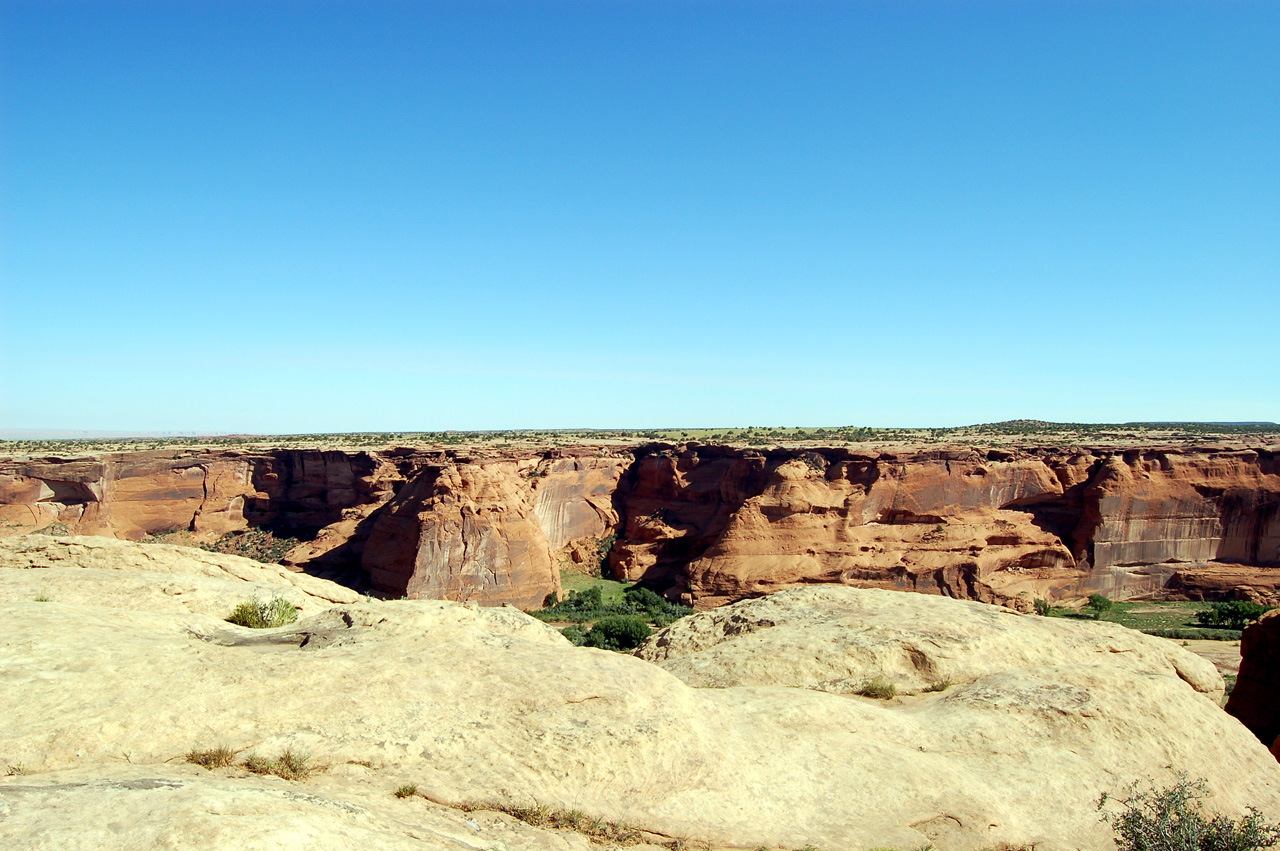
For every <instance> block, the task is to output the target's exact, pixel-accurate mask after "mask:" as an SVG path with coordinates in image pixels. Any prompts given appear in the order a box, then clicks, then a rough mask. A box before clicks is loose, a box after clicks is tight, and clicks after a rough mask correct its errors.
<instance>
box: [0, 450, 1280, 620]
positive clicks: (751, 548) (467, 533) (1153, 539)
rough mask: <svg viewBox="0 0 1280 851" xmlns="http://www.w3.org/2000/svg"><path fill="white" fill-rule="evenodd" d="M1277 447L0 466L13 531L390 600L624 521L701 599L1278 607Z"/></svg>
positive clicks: (650, 557) (620, 567)
mask: <svg viewBox="0 0 1280 851" xmlns="http://www.w3.org/2000/svg"><path fill="white" fill-rule="evenodd" d="M1278 457H1280V454H1278V453H1277V452H1276V451H1265V450H1264V451H1253V450H1250V451H1225V450H1221V451H1220V450H1214V449H1204V450H1185V449H1184V450H1173V449H1156V448H1146V449H1135V450H1132V451H1128V452H1120V453H1117V452H1112V451H1109V450H1107V451H1104V450H1096V451H1095V450H1089V449H1083V448H1077V449H1056V448H1046V449H1041V450H1034V451H1025V452H1004V451H994V450H993V451H990V452H981V451H977V450H973V449H965V448H960V449H948V450H930V451H914V452H902V453H897V454H893V453H878V454H858V453H854V452H850V451H847V450H842V449H814V450H800V449H786V450H784V449H778V450H770V451H756V450H751V449H732V448H726V447H713V446H697V445H689V446H685V447H671V446H661V445H655V446H646V447H639V448H636V449H634V450H633V451H632V452H627V453H618V452H617V451H616V450H604V449H601V448H594V449H592V448H584V449H582V450H580V451H576V452H574V451H558V452H557V453H555V454H549V455H548V456H546V457H530V458H518V459H505V460H504V459H492V458H489V459H485V458H476V459H468V458H457V457H454V456H451V455H449V454H447V453H434V454H423V453H416V452H412V451H407V450H406V451H389V452H379V453H374V452H355V453H346V452H323V453H322V452H294V451H288V450H280V451H276V452H269V453H258V454H240V453H235V452H180V453H173V452H170V453H163V452H150V453H132V454H121V455H113V456H105V457H103V458H99V459H89V460H76V461H58V460H56V459H50V460H46V461H40V462H29V463H21V464H17V463H14V462H0V527H4V528H6V529H7V531H8V532H9V533H13V532H16V531H22V530H24V529H26V530H30V529H34V528H38V527H40V526H44V525H48V524H49V523H51V522H54V521H55V520H56V521H60V522H63V523H65V524H67V525H68V526H69V527H70V528H71V530H72V531H73V532H77V533H84V534H103V535H112V536H116V537H123V538H134V539H136V538H140V537H142V536H144V535H147V534H152V533H155V532H161V531H167V530H170V529H174V528H183V529H190V530H192V531H193V532H194V533H197V534H202V535H206V536H216V535H217V534H221V533H222V532H225V531H234V530H238V529H244V528H246V527H247V526H265V527H268V528H272V529H275V530H280V531H284V532H286V533H288V534H294V535H297V536H299V537H302V538H305V539H307V540H306V541H305V543H303V544H302V545H300V546H299V547H297V548H296V549H295V550H294V551H293V552H291V553H290V554H289V556H288V557H287V558H286V563H288V564H290V565H292V566H294V567H297V568H299V569H307V570H313V571H314V570H318V569H322V568H335V569H336V568H348V569H349V568H355V567H359V566H361V565H363V567H364V569H365V570H366V571H367V572H368V573H369V574H370V575H371V576H373V577H374V584H375V586H376V587H377V588H379V589H381V590H383V591H385V592H387V593H408V594H411V595H444V596H447V597H449V598H451V599H479V598H475V597H473V596H470V595H474V594H476V593H481V592H480V591H479V590H477V589H488V590H485V591H483V593H482V597H481V598H483V599H485V600H491V601H495V602H498V601H506V602H518V603H520V604H522V605H523V604H534V605H536V604H538V603H540V602H541V599H542V596H545V594H546V593H549V592H550V591H551V590H553V587H554V580H553V579H548V578H547V575H548V573H550V574H554V573H555V571H554V570H553V569H551V568H549V567H548V565H552V566H555V565H558V564H559V563H560V562H561V561H562V560H564V559H565V558H569V557H573V558H576V559H577V560H579V561H582V560H586V559H587V558H588V557H589V558H592V559H594V558H595V557H596V556H595V553H596V542H597V541H599V540H601V539H607V538H609V537H610V536H612V535H614V534H616V536H617V541H616V543H615V544H614V547H613V550H612V553H611V554H610V559H611V565H612V569H613V571H614V573H615V574H616V575H617V576H619V577H620V578H626V579H630V580H643V581H644V582H646V583H648V584H650V585H653V586H655V587H657V588H658V589H659V590H663V591H666V592H667V593H669V594H670V595H671V596H683V597H684V598H685V599H686V600H689V601H691V602H693V603H695V604H696V605H698V606H699V607H702V608H707V607H712V606H716V605H720V604H723V603H726V602H730V601H733V600H738V599H742V598H745V597H752V596H759V595H762V594H767V593H770V592H773V591H776V590H780V589H782V588H787V587H791V586H794V585H800V584H812V583H838V584H845V585H854V586H861V587H879V588H892V589H898V590H912V591H923V592H927V593H933V594H942V595H945V596H952V597H959V598H964V599H973V600H981V601H985V602H1000V603H1004V604H1007V605H1010V606H1014V607H1017V608H1020V609H1026V608H1028V607H1029V606H1030V605H1031V602H1032V601H1033V600H1034V599H1036V598H1044V599H1047V600H1050V601H1054V602H1058V601H1070V600H1078V599H1081V598H1083V597H1085V596H1087V595H1088V594H1089V593H1092V592H1095V591H1098V592H1102V593H1104V594H1107V595H1108V596H1111V597H1115V598H1126V597H1133V596H1137V595H1157V596H1158V595H1171V596H1183V597H1189V598H1192V599H1205V598H1221V597H1245V598H1248V599H1253V600H1256V601H1259V602H1271V603H1274V602H1280V570H1277V569H1276V568H1280V461H1278V460H1277V458H1278ZM446 471H447V472H446ZM397 494H400V496H397ZM393 498H394V499H393ZM375 530H379V531H378V532H377V535H376V538H372V539H371V536H373V535H374V532H375ZM367 547H368V549H367ZM366 549H367V551H366ZM495 594H496V595H498V596H494V595H495ZM535 598H536V599H535Z"/></svg>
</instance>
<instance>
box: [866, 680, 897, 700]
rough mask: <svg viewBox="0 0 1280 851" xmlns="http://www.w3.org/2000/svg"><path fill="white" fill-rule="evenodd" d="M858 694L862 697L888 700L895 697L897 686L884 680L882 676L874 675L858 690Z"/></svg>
mask: <svg viewBox="0 0 1280 851" xmlns="http://www.w3.org/2000/svg"><path fill="white" fill-rule="evenodd" d="M858 694H860V695H862V696H863V697H874V698H876V699H877V700H889V699H890V698H892V697H896V696H897V694H898V687H897V686H895V685H894V684H893V683H891V682H889V681H888V680H886V679H885V678H884V677H876V678H875V679H874V680H872V681H871V682H869V683H867V684H866V685H865V686H863V687H862V688H861V689H859V690H858Z"/></svg>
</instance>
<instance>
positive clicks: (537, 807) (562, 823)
mask: <svg viewBox="0 0 1280 851" xmlns="http://www.w3.org/2000/svg"><path fill="white" fill-rule="evenodd" d="M499 809H500V810H501V811H502V812H504V813H506V814H507V815H509V816H513V817H514V818H518V819H520V821H522V822H524V823H525V824H530V825H533V826H534V827H550V828H555V829H557V830H572V831H575V832H576V833H580V834H582V835H583V836H585V837H587V839H589V840H591V841H592V842H595V843H597V844H601V845H615V846H617V845H638V844H639V843H640V842H641V841H642V840H643V839H644V836H643V834H641V833H640V831H639V830H637V829H636V828H634V827H632V826H631V825H629V824H625V823H624V822H616V821H606V820H604V819H602V818H599V817H597V816H589V815H587V814H586V813H584V812H582V811H581V810H557V809H553V808H552V807H549V806H547V805H546V804H542V803H539V802H537V801H534V802H533V803H532V804H530V805H528V806H524V805H512V806H507V807H500V808H499Z"/></svg>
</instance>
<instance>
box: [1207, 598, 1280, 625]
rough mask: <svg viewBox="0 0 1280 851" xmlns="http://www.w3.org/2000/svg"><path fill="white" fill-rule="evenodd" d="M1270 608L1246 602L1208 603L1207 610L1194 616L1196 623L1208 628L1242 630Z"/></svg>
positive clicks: (1270, 607)
mask: <svg viewBox="0 0 1280 851" xmlns="http://www.w3.org/2000/svg"><path fill="white" fill-rule="evenodd" d="M1272 608H1273V607H1272V606H1260V605H1258V604H1257V603H1251V602H1249V601H1248V600H1232V601H1231V602H1229V603H1210V604H1209V608H1207V609H1202V610H1201V611H1200V612H1199V613H1198V614H1197V615H1196V621H1197V622H1198V623H1200V624H1201V625H1203V626H1208V627H1220V628H1225V629H1244V628H1245V626H1246V625H1248V624H1250V623H1252V622H1254V621H1256V620H1257V619H1258V618H1260V617H1262V616H1263V615H1264V614H1266V613H1267V612H1269V611H1271V609H1272Z"/></svg>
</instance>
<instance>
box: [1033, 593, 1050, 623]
mask: <svg viewBox="0 0 1280 851" xmlns="http://www.w3.org/2000/svg"><path fill="white" fill-rule="evenodd" d="M1035 606H1036V614H1037V615H1040V616H1041V617H1046V618H1047V617H1049V612H1050V606H1049V601H1048V600H1042V599H1040V598H1039V597H1037V598H1036V602H1035Z"/></svg>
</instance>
